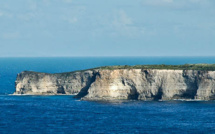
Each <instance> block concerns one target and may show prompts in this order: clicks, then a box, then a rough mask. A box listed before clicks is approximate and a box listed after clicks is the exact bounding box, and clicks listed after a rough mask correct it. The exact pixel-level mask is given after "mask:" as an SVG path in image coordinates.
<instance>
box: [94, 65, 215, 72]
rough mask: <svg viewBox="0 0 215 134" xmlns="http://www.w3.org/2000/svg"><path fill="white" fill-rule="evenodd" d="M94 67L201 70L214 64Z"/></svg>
mask: <svg viewBox="0 0 215 134" xmlns="http://www.w3.org/2000/svg"><path fill="white" fill-rule="evenodd" d="M94 69H108V70H114V69H169V70H201V71H215V64H185V65H164V64H162V65H135V66H128V65H125V66H104V67H98V68H94Z"/></svg>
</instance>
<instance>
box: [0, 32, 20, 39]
mask: <svg viewBox="0 0 215 134" xmlns="http://www.w3.org/2000/svg"><path fill="white" fill-rule="evenodd" d="M2 37H3V38H4V39H16V38H19V37H20V33H19V32H9V33H3V34H2Z"/></svg>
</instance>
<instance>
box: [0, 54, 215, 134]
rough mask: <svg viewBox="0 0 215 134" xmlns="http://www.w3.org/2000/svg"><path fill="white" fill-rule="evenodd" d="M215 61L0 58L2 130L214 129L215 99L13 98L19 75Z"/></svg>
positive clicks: (103, 131)
mask: <svg viewBox="0 0 215 134" xmlns="http://www.w3.org/2000/svg"><path fill="white" fill-rule="evenodd" d="M185 63H215V57H160V58H158V57H133V58H132V57H124V58H120V57H118V58H116V57H115V58H114V57H112V58H108V57H106V58H93V57H92V58H0V81H1V82H0V133H215V102H214V101H208V102H204V101H202V102H197V101H191V102H183V101H167V102H155V101H153V102H143V101H115V102H88V101H79V100H77V99H74V98H73V96H10V95H8V94H11V93H13V92H14V90H15V88H14V86H15V85H14V81H15V79H16V75H17V73H19V72H21V71H24V70H32V71H38V72H47V73H59V72H69V71H74V70H81V69H88V68H94V67H98V66H106V65H136V64H175V65H178V64H185Z"/></svg>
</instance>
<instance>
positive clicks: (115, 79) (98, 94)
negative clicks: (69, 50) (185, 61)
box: [14, 69, 215, 100]
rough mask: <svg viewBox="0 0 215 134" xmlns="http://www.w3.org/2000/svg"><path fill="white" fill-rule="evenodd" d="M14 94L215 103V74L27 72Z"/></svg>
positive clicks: (17, 81)
mask: <svg viewBox="0 0 215 134" xmlns="http://www.w3.org/2000/svg"><path fill="white" fill-rule="evenodd" d="M14 94H27V95H60V94H66V95H76V97H80V98H82V99H84V100H112V99H136V100H174V99H198V100H214V99H215V71H197V70H159V69H115V70H107V69H92V70H86V71H80V72H70V73H61V74H47V73H37V72H30V71H24V72H22V73H20V74H18V76H17V80H16V91H15V93H14Z"/></svg>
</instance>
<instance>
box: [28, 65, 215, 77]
mask: <svg viewBox="0 0 215 134" xmlns="http://www.w3.org/2000/svg"><path fill="white" fill-rule="evenodd" d="M95 69H99V70H116V69H167V70H198V71H215V64H184V65H165V64H161V65H135V66H129V65H124V66H123V65H119V66H102V67H97V68H92V69H85V70H77V71H72V72H64V73H57V74H61V75H68V74H69V73H75V72H84V71H90V70H91V71H93V70H95ZM24 72H25V73H26V72H27V73H38V72H34V71H24ZM41 74H49V73H41Z"/></svg>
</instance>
